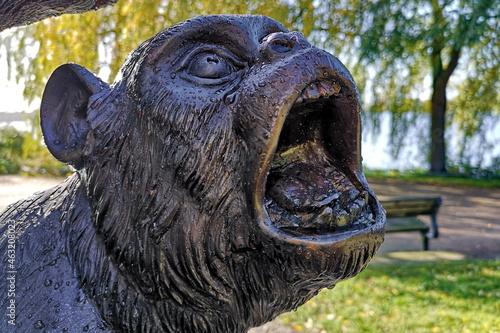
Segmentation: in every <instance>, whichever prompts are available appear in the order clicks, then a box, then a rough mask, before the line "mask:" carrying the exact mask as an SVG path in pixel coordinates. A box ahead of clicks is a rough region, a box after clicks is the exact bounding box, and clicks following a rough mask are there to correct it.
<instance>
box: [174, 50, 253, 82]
mask: <svg viewBox="0 0 500 333" xmlns="http://www.w3.org/2000/svg"><path fill="white" fill-rule="evenodd" d="M246 67H247V64H246V62H244V61H241V60H240V59H239V58H238V57H237V56H236V55H234V54H233V53H232V52H230V51H227V50H225V49H224V48H223V47H215V46H205V47H201V48H196V49H194V50H192V52H190V53H188V54H187V55H183V60H182V61H181V63H180V65H179V69H178V71H180V72H181V73H182V74H181V77H182V78H183V79H185V80H188V81H190V82H193V83H195V84H201V85H208V86H215V85H221V84H225V83H227V82H235V81H234V80H235V79H236V78H237V76H238V73H240V71H241V70H242V69H244V68H246Z"/></svg>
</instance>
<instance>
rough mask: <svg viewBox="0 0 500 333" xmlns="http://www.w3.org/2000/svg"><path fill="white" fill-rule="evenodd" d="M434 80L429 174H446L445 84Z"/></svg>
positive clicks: (438, 79) (437, 79) (441, 80)
mask: <svg viewBox="0 0 500 333" xmlns="http://www.w3.org/2000/svg"><path fill="white" fill-rule="evenodd" d="M443 81H444V80H443V79H442V78H441V79H440V78H435V80H434V83H433V91H432V99H431V103H432V106H431V110H432V118H431V158H430V162H431V170H430V171H431V173H442V172H446V144H445V139H444V133H445V125H446V123H445V114H446V82H443Z"/></svg>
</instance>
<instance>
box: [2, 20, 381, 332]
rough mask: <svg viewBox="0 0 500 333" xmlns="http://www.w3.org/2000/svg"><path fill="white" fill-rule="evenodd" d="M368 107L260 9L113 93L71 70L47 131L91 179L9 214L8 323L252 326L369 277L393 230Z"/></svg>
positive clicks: (161, 45) (56, 327)
mask: <svg viewBox="0 0 500 333" xmlns="http://www.w3.org/2000/svg"><path fill="white" fill-rule="evenodd" d="M359 113H360V105H359V99H358V93H357V89H356V86H355V84H354V81H353V79H352V78H351V76H350V74H349V73H348V71H347V69H346V68H345V67H344V66H343V65H342V64H341V63H340V61H339V60H338V59H336V58H335V57H333V56H332V55H330V54H329V53H327V52H325V51H323V50H320V49H317V48H314V47H312V46H311V45H310V44H309V43H308V41H307V40H306V39H305V37H304V36H303V35H302V34H300V33H298V32H289V31H288V30H286V29H285V28H284V27H283V26H282V25H281V24H279V23H278V22H276V21H274V20H272V19H270V18H267V17H263V16H231V15H230V16H202V17H197V18H194V19H192V20H188V21H186V22H183V23H180V24H178V25H175V26H173V27H171V28H169V29H167V30H165V31H163V32H160V33H159V34H157V35H156V36H154V37H152V38H151V39H149V40H147V41H145V42H144V43H142V44H141V45H140V46H139V47H138V48H137V49H136V50H134V51H133V52H132V53H131V54H130V55H129V57H128V58H127V60H126V62H125V64H124V65H123V67H122V70H121V77H120V78H118V79H117V80H116V81H115V83H114V84H113V85H112V86H108V85H107V84H106V83H104V82H102V81H101V80H100V79H98V78H97V77H96V76H94V74H92V73H90V72H89V71H87V70H86V69H84V68H83V67H80V66H78V65H76V64H66V65H62V66H61V67H59V68H58V69H56V70H55V72H54V73H53V74H52V76H51V78H50V79H49V81H48V83H47V86H46V88H45V92H44V95H43V98H42V104H41V110H40V115H41V126H42V130H43V134H44V138H45V141H46V144H47V146H48V148H49V150H50V151H51V153H52V154H53V155H54V156H55V157H56V158H58V159H59V160H61V161H63V162H65V163H68V164H70V165H72V166H74V168H75V169H76V170H77V171H76V172H75V174H73V175H72V176H71V177H69V178H68V179H67V180H66V181H65V182H63V183H61V184H59V185H58V186H56V187H54V188H52V189H50V190H47V191H45V192H42V193H37V194H35V195H33V196H32V197H30V198H28V199H26V200H23V201H20V202H18V203H15V204H13V205H11V206H9V207H8V208H7V209H6V210H5V211H4V212H3V213H2V215H1V216H0V221H1V223H2V224H1V235H2V239H1V240H2V242H1V253H2V255H4V260H3V262H2V274H4V275H3V276H4V278H3V279H2V281H6V279H8V278H10V280H8V281H11V282H12V283H11V284H9V283H7V284H6V283H2V285H1V288H2V289H1V290H2V293H1V296H2V310H4V315H3V317H2V326H1V330H2V331H5V330H7V331H8V330H9V329H10V328H11V327H12V325H13V324H15V327H16V328H17V329H18V330H19V331H25V332H32V331H36V329H40V330H43V331H47V332H51V331H57V332H60V331H62V332H81V331H90V332H101V331H108V332H245V331H246V330H248V329H249V328H251V327H254V326H258V325H261V324H263V323H265V322H267V321H269V320H271V319H273V318H275V317H276V316H277V315H278V314H280V313H282V312H286V311H290V310H293V309H295V308H297V307H298V306H300V305H301V304H303V303H304V302H306V301H307V300H309V299H310V298H312V297H313V296H314V295H315V294H316V293H317V292H318V291H319V290H320V289H322V288H326V287H333V286H334V285H335V284H336V283H338V282H340V281H342V280H345V279H348V278H350V277H353V276H354V275H356V274H358V273H359V272H360V271H361V270H362V269H364V268H365V267H366V265H367V264H368V263H369V261H370V260H371V258H372V257H373V255H374V254H375V252H376V250H377V248H378V247H379V245H380V244H381V242H382V240H383V228H384V224H385V215H384V212H383V210H382V208H381V206H380V204H379V203H378V201H377V199H376V198H375V196H374V194H373V193H372V191H371V190H370V189H369V187H368V184H367V182H366V180H365V178H364V176H363V173H362V168H361V157H360V119H359V118H360V115H359ZM9 256H10V257H9ZM7 272H13V273H11V274H12V275H8V274H10V273H7ZM5 274H7V276H6V275H5ZM6 286H7V290H6ZM9 286H13V290H11V289H10V287H9ZM10 291H12V292H13V293H14V294H15V297H14V298H13V297H11V295H10V294H9V292H10ZM12 304H14V310H12ZM13 313H14V316H12V314H13ZM9 315H11V316H10V317H9ZM6 318H7V320H5V319H6ZM11 320H12V321H11Z"/></svg>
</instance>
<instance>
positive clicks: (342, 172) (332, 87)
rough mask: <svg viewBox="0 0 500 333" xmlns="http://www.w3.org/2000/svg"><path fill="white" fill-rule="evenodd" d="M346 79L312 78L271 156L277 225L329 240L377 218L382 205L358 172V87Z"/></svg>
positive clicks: (272, 215)
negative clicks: (354, 87) (314, 79)
mask: <svg viewBox="0 0 500 333" xmlns="http://www.w3.org/2000/svg"><path fill="white" fill-rule="evenodd" d="M341 82H342V81H341V80H334V79H323V80H318V81H314V82H312V83H310V84H309V85H308V86H307V87H306V88H305V89H304V90H303V91H302V92H301V93H300V94H299V96H298V97H297V99H296V101H295V102H294V104H293V105H292V107H291V109H290V110H289V111H288V114H287V116H286V119H285V121H284V123H283V124H282V127H281V130H280V131H279V139H277V147H276V150H275V153H274V155H271V157H270V161H269V163H270V166H268V167H269V173H268V175H267V179H266V181H265V191H264V198H263V199H264V209H265V210H266V212H267V215H268V216H269V220H270V221H268V223H271V228H272V229H275V230H276V229H278V230H280V231H281V232H283V233H285V234H286V235H289V237H291V238H296V237H299V238H302V237H307V238H309V237H314V238H315V239H318V238H322V237H326V238H328V241H329V242H330V241H335V240H336V239H342V238H345V237H343V236H345V235H344V234H346V232H347V233H348V234H352V233H353V232H354V233H356V231H360V230H364V229H366V228H369V227H372V226H373V225H374V224H376V223H377V220H380V219H379V218H377V216H376V215H377V214H378V213H379V208H378V207H379V206H378V203H377V201H376V199H375V198H374V197H373V196H372V195H371V194H370V192H369V190H368V188H367V186H366V185H363V184H365V183H363V182H362V181H360V180H359V179H358V178H357V177H358V176H357V172H356V170H357V171H359V170H360V168H361V167H360V165H359V163H360V158H359V151H358V149H356V147H358V145H357V142H358V140H359V135H358V128H359V118H358V117H359V115H358V112H359V109H358V107H357V105H358V104H357V103H358V102H357V99H356V92H355V91H353V89H351V88H350V87H349V86H348V85H347V84H345V83H341Z"/></svg>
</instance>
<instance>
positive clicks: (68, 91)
mask: <svg viewBox="0 0 500 333" xmlns="http://www.w3.org/2000/svg"><path fill="white" fill-rule="evenodd" d="M104 89H108V85H107V84H106V83H104V82H102V81H101V80H100V79H99V78H98V77H97V76H95V75H94V74H92V73H91V72H89V71H88V70H87V69H85V68H84V67H82V66H79V65H76V64H65V65H62V66H60V67H58V68H57V69H56V70H55V71H54V73H52V75H51V76H50V78H49V81H48V82H47V85H46V86H45V91H44V92H43V97H42V104H41V108H40V124H41V127H42V132H43V136H44V139H45V144H46V145H47V147H48V149H49V151H50V152H51V153H52V155H54V157H55V158H57V159H58V160H60V161H61V162H64V163H68V164H71V165H72V166H74V167H75V168H77V169H79V168H81V167H83V149H84V147H85V144H86V140H87V134H88V131H89V123H88V121H87V107H88V102H89V99H90V97H91V96H92V95H94V94H96V93H99V92H100V91H102V90H104Z"/></svg>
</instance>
